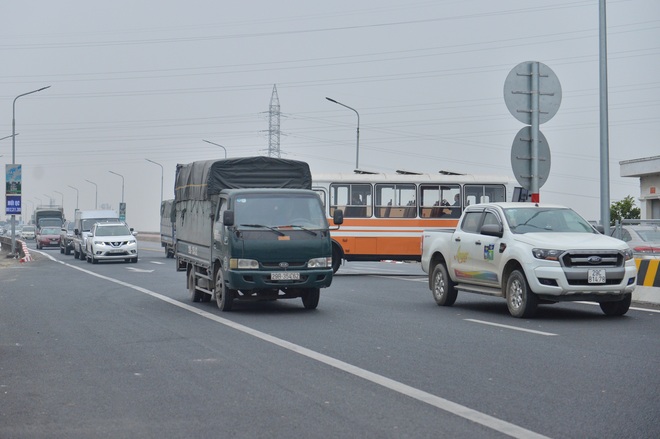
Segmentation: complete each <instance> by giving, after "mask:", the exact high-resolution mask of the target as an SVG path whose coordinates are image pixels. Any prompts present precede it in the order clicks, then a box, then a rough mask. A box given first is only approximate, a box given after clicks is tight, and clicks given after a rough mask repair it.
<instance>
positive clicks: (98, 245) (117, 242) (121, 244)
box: [85, 223, 138, 264]
mask: <svg viewBox="0 0 660 439" xmlns="http://www.w3.org/2000/svg"><path fill="white" fill-rule="evenodd" d="M90 232H91V235H90V236H89V237H88V238H87V243H86V249H85V250H86V253H87V255H86V258H87V262H91V263H92V264H96V263H98V261H110V260H125V261H126V262H137V260H138V245H137V239H136V238H135V236H136V235H137V232H134V231H133V229H129V228H128V226H127V225H126V224H124V223H96V224H94V226H93V227H92V230H91V231H90Z"/></svg>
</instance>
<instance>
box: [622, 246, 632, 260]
mask: <svg viewBox="0 0 660 439" xmlns="http://www.w3.org/2000/svg"><path fill="white" fill-rule="evenodd" d="M622 253H623V257H624V259H625V260H626V261H629V260H631V259H633V258H634V257H635V253H634V252H633V251H632V249H631V248H627V249H625V250H623V251H622Z"/></svg>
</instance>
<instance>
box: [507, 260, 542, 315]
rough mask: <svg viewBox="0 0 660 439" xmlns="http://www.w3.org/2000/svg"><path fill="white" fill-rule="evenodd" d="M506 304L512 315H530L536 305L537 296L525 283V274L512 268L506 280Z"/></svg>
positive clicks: (534, 310) (532, 313)
mask: <svg viewBox="0 0 660 439" xmlns="http://www.w3.org/2000/svg"><path fill="white" fill-rule="evenodd" d="M506 305H507V307H508V308H509V313H510V314H511V315H512V316H513V317H518V318H526V317H532V316H533V315H534V313H535V312H536V308H537V307H538V297H536V294H534V293H533V292H532V291H531V290H530V288H529V284H528V283H527V278H526V277H525V274H524V273H523V272H522V271H520V270H514V271H513V272H512V273H511V274H510V275H509V279H508V280H507V282H506Z"/></svg>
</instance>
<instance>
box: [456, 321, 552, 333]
mask: <svg viewBox="0 0 660 439" xmlns="http://www.w3.org/2000/svg"><path fill="white" fill-rule="evenodd" d="M463 320H465V321H466V322H474V323H481V324H482V325H490V326H497V327H499V328H506V329H512V330H514V331H522V332H529V333H531V334H538V335H546V336H549V337H552V336H555V335H559V334H553V333H552V332H543V331H535V330H533V329H525V328H520V327H518V326H509V325H502V324H499V323H493V322H486V321H484V320H475V319H463Z"/></svg>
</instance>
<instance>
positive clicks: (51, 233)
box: [41, 227, 60, 235]
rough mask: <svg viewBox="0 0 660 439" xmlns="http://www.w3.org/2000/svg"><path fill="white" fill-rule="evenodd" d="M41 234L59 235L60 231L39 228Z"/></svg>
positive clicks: (50, 228) (53, 228)
mask: <svg viewBox="0 0 660 439" xmlns="http://www.w3.org/2000/svg"><path fill="white" fill-rule="evenodd" d="M41 234H42V235H59V234H60V230H59V229H56V228H55V227H42V228H41Z"/></svg>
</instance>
